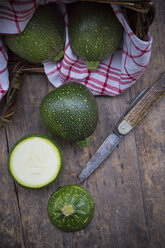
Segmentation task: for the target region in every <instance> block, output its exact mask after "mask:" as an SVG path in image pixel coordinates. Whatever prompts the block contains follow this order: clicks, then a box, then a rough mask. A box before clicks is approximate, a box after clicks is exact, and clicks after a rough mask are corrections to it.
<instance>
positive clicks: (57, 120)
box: [40, 82, 98, 142]
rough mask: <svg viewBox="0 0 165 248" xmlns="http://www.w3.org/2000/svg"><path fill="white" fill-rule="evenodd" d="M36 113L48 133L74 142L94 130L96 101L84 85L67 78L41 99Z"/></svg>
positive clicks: (96, 119) (87, 135)
mask: <svg viewBox="0 0 165 248" xmlns="http://www.w3.org/2000/svg"><path fill="white" fill-rule="evenodd" d="M40 115H41V118H42V120H43V122H44V124H45V126H46V127H47V129H48V130H49V131H50V132H51V133H52V134H54V135H55V136H57V137H59V138H61V139H63V140H68V141H74V142H75V141H80V140H84V139H86V138H87V137H89V136H90V135H91V134H92V133H93V132H94V130H95V128H96V126H97V122H98V105H97V102H96V99H95V97H94V96H93V95H92V93H91V92H90V91H89V90H88V89H87V88H86V87H85V86H84V85H82V84H80V83H76V82H70V83H67V84H64V85H62V86H60V87H59V88H57V89H55V90H54V91H52V92H50V93H49V94H48V95H47V96H46V97H45V98H44V99H43V100H42V102H41V104H40Z"/></svg>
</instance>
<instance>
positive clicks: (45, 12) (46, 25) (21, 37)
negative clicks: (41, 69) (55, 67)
mask: <svg viewBox="0 0 165 248" xmlns="http://www.w3.org/2000/svg"><path fill="white" fill-rule="evenodd" d="M3 40H4V42H5V43H6V45H7V46H8V47H9V48H10V49H11V50H12V51H13V52H14V53H15V54H17V55H18V56H20V57H21V58H23V59H25V60H27V61H29V62H32V63H42V62H43V61H47V60H53V61H56V60H59V59H60V58H61V57H63V54H64V45H65V23H64V20H63V17H62V14H61V13H60V10H59V8H58V7H57V4H54V5H46V6H41V5H40V6H39V7H38V8H37V10H36V12H35V13H34V15H33V16H32V18H31V20H30V21H29V23H28V24H27V26H26V27H25V29H24V31H23V32H22V33H20V34H8V35H4V36H3Z"/></svg>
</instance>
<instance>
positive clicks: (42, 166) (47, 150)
mask: <svg viewBox="0 0 165 248" xmlns="http://www.w3.org/2000/svg"><path fill="white" fill-rule="evenodd" d="M61 165H62V151H61V149H60V148H59V146H58V145H57V144H56V143H55V141H53V140H52V139H50V138H49V137H47V136H43V135H29V136H25V137H23V138H22V139H21V140H19V141H18V142H17V143H16V144H15V146H14V147H13V149H12V150H11V152H10V154H9V171H10V173H11V175H12V176H13V178H14V179H15V180H16V182H18V183H19V184H20V185H22V186H25V187H29V188H42V187H45V186H47V185H49V184H50V183H52V182H54V181H55V179H56V178H57V176H58V174H59V171H60V168H61Z"/></svg>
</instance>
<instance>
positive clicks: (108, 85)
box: [0, 0, 152, 100]
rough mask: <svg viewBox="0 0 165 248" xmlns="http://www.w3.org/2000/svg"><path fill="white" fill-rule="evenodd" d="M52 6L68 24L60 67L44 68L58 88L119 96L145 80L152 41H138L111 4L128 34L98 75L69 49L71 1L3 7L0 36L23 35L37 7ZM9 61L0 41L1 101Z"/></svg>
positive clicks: (33, 0) (34, 0) (28, 0)
mask: <svg viewBox="0 0 165 248" xmlns="http://www.w3.org/2000/svg"><path fill="white" fill-rule="evenodd" d="M49 2H56V3H58V4H60V5H61V9H62V11H63V14H64V18H65V22H66V43H65V53H64V57H63V59H62V60H61V61H59V62H57V63H55V62H47V63H45V64H44V69H45V73H46V75H47V77H48V79H49V81H50V82H51V83H52V84H53V85H54V86H55V87H58V86H60V85H61V84H64V83H67V82H69V81H76V82H80V83H82V84H84V85H86V87H88V88H89V89H90V90H91V91H92V93H93V94H94V95H109V96H116V95H119V94H121V93H122V92H124V91H125V90H127V89H128V88H129V87H130V86H132V85H133V84H134V83H135V82H136V81H137V80H138V79H139V78H140V77H141V76H142V74H143V73H144V71H145V69H146V67H147V65H148V63H149V59H150V55H151V46H152V37H150V36H149V35H148V41H147V42H146V41H142V40H140V39H139V38H138V37H136V35H135V34H134V33H133V32H132V30H131V28H130V27H129V25H128V23H127V21H126V19H125V17H124V15H123V13H122V11H121V9H120V6H118V5H113V4H112V8H113V10H114V12H115V14H116V16H117V18H118V20H119V21H120V22H121V24H122V25H123V27H124V30H125V32H124V37H123V43H122V46H121V47H118V49H117V50H116V52H115V53H114V54H112V55H111V56H109V57H108V58H107V59H105V60H103V61H101V63H100V65H99V66H98V69H97V70H96V71H90V70H88V69H87V67H86V64H85V63H84V62H83V60H81V59H80V58H78V57H77V56H76V55H75V54H74V53H73V51H72V49H71V47H70V43H69V37H68V26H67V13H66V8H65V3H67V2H71V1H70V0H64V1H62V0H61V1H59V0H13V1H10V2H3V3H0V35H3V34H14V33H21V32H22V31H23V30H24V28H25V27H26V25H27V23H28V22H29V20H30V18H31V17H32V15H33V14H34V12H35V10H36V8H37V7H38V5H39V4H47V3H49ZM72 2H73V1H72ZM7 61H8V56H7V48H6V47H5V45H4V44H3V43H2V40H1V38H0V100H1V99H2V97H3V96H4V94H5V93H6V91H7V90H8V87H9V78H8V70H7Z"/></svg>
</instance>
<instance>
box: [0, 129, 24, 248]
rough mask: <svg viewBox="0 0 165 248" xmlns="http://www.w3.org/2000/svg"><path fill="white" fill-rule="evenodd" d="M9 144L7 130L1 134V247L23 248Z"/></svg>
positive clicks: (22, 235)
mask: <svg viewBox="0 0 165 248" xmlns="http://www.w3.org/2000/svg"><path fill="white" fill-rule="evenodd" d="M7 157H8V144H7V140H6V133H5V130H4V129H3V130H1V132H0V189H1V193H0V247H1V248H8V247H11V244H12V247H14V248H16V247H19V246H21V247H23V248H24V234H23V232H22V220H21V215H20V211H19V206H18V202H19V199H18V195H17V193H16V187H15V185H14V183H13V181H12V179H11V177H10V176H9V173H8V167H7Z"/></svg>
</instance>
